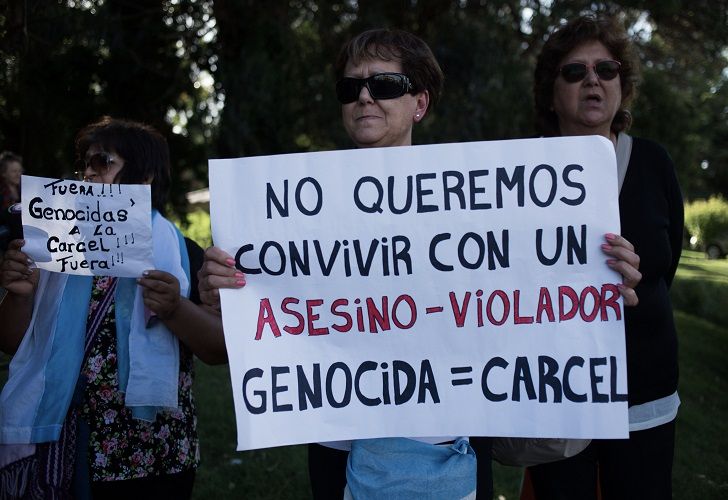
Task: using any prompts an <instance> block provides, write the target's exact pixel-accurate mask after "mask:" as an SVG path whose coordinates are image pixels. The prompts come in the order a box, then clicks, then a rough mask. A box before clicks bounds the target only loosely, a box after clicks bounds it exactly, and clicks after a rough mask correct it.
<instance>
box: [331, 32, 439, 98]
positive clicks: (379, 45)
mask: <svg viewBox="0 0 728 500" xmlns="http://www.w3.org/2000/svg"><path fill="white" fill-rule="evenodd" d="M369 59H381V60H382V61H399V62H400V64H401V65H402V73H404V74H405V75H407V77H408V78H409V79H410V81H411V82H412V86H413V87H414V88H413V91H414V92H422V91H423V90H426V91H427V92H428V93H429V94H430V107H431V108H432V107H434V105H435V104H437V101H438V100H439V99H440V93H441V92H442V82H443V80H444V76H443V74H442V69H440V65H439V64H438V63H437V59H435V56H434V54H433V53H432V50H430V47H429V46H428V45H427V44H426V43H425V42H424V41H423V40H422V39H421V38H419V37H417V36H415V35H413V34H412V33H409V32H407V31H403V30H397V29H374V30H369V31H365V32H363V33H360V34H359V35H357V36H355V37H354V38H352V39H351V40H349V41H348V42H347V43H346V44H344V46H343V47H342V48H341V51H340V52H339V57H338V58H337V60H336V64H334V73H335V75H336V80H339V79H340V78H342V77H343V76H344V69H345V68H346V65H347V64H348V63H349V62H351V63H352V64H359V63H360V62H362V61H366V60H369Z"/></svg>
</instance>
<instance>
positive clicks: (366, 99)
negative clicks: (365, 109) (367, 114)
mask: <svg viewBox="0 0 728 500" xmlns="http://www.w3.org/2000/svg"><path fill="white" fill-rule="evenodd" d="M359 102H360V103H362V104H367V103H371V102H374V98H373V97H372V95H371V94H370V93H369V88H368V87H367V86H366V85H362V86H361V90H360V91H359Z"/></svg>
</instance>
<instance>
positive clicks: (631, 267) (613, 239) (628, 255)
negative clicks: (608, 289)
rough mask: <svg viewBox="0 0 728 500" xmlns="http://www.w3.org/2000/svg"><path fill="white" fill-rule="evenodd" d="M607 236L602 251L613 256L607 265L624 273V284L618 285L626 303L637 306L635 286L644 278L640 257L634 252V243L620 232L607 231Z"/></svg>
mask: <svg viewBox="0 0 728 500" xmlns="http://www.w3.org/2000/svg"><path fill="white" fill-rule="evenodd" d="M605 238H606V240H607V242H606V243H605V244H603V245H602V251H603V252H604V253H605V254H607V255H609V256H610V257H611V258H610V259H608V260H607V265H608V266H609V267H611V268H612V269H614V270H615V271H617V272H618V273H619V274H621V275H622V284H620V285H618V287H619V293H620V294H621V295H622V298H623V300H624V305H625V306H636V305H637V304H638V303H639V297H637V293H636V292H635V291H634V288H635V287H636V286H637V285H638V284H639V282H640V280H641V279H642V273H640V272H639V271H638V269H639V267H640V257H639V255H637V254H636V253H635V252H634V246H633V245H632V243H630V242H629V241H627V240H626V239H624V238H622V237H621V236H619V235H618V234H612V233H607V234H606V235H605Z"/></svg>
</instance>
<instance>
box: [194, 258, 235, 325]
mask: <svg viewBox="0 0 728 500" xmlns="http://www.w3.org/2000/svg"><path fill="white" fill-rule="evenodd" d="M197 280H198V288H199V292H200V300H201V301H202V303H203V304H204V305H206V306H209V307H210V308H212V309H214V310H216V311H220V288H242V287H244V286H245V275H244V274H243V273H241V272H240V271H238V270H237V269H236V268H235V260H234V259H233V258H232V257H231V256H230V255H228V254H227V253H225V252H223V251H222V250H221V249H219V248H218V247H210V248H208V249H207V250H205V261H204V263H203V264H202V267H201V268H200V270H199V271H198V272H197Z"/></svg>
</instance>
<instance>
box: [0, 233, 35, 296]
mask: <svg viewBox="0 0 728 500" xmlns="http://www.w3.org/2000/svg"><path fill="white" fill-rule="evenodd" d="M23 245H25V240H13V241H11V242H10V244H9V245H8V249H7V251H6V252H5V255H4V256H3V260H2V265H0V287H2V288H5V289H6V290H7V291H8V292H9V293H14V294H16V295H20V296H25V297H29V296H32V295H33V294H34V293H35V289H36V287H37V286H38V279H39V278H40V272H39V271H38V269H37V268H34V267H33V268H32V267H31V265H32V262H33V261H32V260H30V258H29V257H28V255H27V254H25V253H23V252H22V251H21V250H20V249H21V248H22V247H23Z"/></svg>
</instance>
